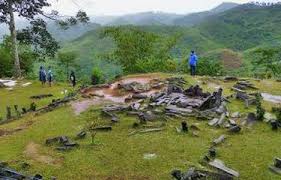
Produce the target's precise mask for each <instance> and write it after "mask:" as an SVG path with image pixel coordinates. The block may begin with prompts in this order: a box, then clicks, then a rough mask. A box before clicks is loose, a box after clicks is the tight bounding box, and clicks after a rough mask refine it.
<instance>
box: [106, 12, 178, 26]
mask: <svg viewBox="0 0 281 180" xmlns="http://www.w3.org/2000/svg"><path fill="white" fill-rule="evenodd" d="M181 16H182V15H178V14H170V13H163V12H144V13H137V14H129V15H124V16H121V17H119V18H117V19H115V20H114V21H112V22H110V23H109V24H108V25H128V24H130V25H138V26H142V25H171V24H173V21H174V20H175V19H177V18H179V17H181Z"/></svg>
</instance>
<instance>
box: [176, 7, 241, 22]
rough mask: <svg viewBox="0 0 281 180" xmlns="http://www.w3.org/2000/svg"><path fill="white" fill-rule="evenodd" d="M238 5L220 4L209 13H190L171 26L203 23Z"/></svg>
mask: <svg viewBox="0 0 281 180" xmlns="http://www.w3.org/2000/svg"><path fill="white" fill-rule="evenodd" d="M239 5H240V4H237V3H228V2H225V3H222V4H220V5H219V6H217V7H215V8H213V9H211V10H210V11H204V12H199V13H192V14H188V15H186V16H183V17H181V18H178V19H176V20H174V22H173V24H174V25H179V26H193V25H196V24H200V23H201V22H203V21H204V20H205V19H206V18H208V17H211V16H213V15H216V14H219V13H222V12H225V11H228V10H230V9H232V8H235V7H237V6H239Z"/></svg>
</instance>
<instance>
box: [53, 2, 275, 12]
mask: <svg viewBox="0 0 281 180" xmlns="http://www.w3.org/2000/svg"><path fill="white" fill-rule="evenodd" d="M50 1H51V2H52V4H53V9H56V10H59V11H60V12H61V13H62V14H66V15H72V14H73V13H74V12H76V11H77V10H79V9H82V10H84V11H86V12H87V13H88V14H89V15H122V14H128V13H136V12H145V11H163V12H171V13H177V14H185V13H190V12H198V11H204V10H209V9H211V8H213V7H215V6H217V5H219V4H220V3H222V2H236V3H246V2H249V1H253V0H50ZM255 1H258V0H255ZM262 1H264V2H269V1H278V0H262Z"/></svg>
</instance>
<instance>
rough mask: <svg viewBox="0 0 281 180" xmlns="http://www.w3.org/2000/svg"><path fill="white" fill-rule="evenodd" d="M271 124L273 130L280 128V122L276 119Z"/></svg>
mask: <svg viewBox="0 0 281 180" xmlns="http://www.w3.org/2000/svg"><path fill="white" fill-rule="evenodd" d="M270 125H271V129H272V130H273V131H277V130H278V128H279V123H278V122H277V121H276V120H271V122H270Z"/></svg>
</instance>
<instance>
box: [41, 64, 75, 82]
mask: <svg viewBox="0 0 281 180" xmlns="http://www.w3.org/2000/svg"><path fill="white" fill-rule="evenodd" d="M39 80H40V82H41V83H42V86H44V85H45V84H46V82H48V84H49V86H50V87H51V86H52V83H53V81H54V74H53V72H52V69H51V67H50V66H49V68H48V70H47V71H46V70H45V68H44V67H43V66H40V70H39ZM69 80H70V82H71V84H72V86H73V87H75V86H76V76H75V73H74V71H71V73H70V76H69Z"/></svg>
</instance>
